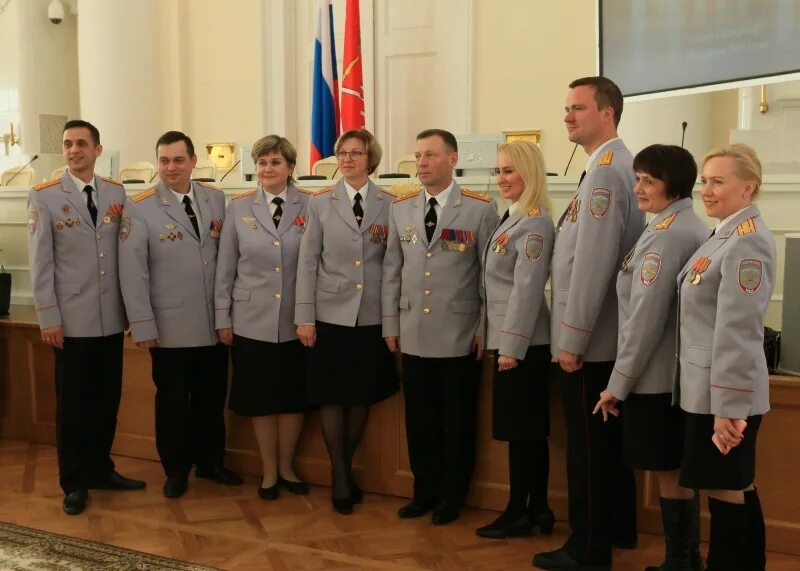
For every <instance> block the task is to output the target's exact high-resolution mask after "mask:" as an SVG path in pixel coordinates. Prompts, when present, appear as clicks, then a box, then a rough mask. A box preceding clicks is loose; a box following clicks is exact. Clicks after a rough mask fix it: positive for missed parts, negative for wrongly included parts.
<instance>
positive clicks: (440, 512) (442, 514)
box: [431, 504, 460, 525]
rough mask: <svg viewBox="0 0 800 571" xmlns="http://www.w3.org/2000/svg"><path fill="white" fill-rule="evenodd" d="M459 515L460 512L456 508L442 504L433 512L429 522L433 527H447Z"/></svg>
mask: <svg viewBox="0 0 800 571" xmlns="http://www.w3.org/2000/svg"><path fill="white" fill-rule="evenodd" d="M459 515H460V510H459V509H458V508H454V507H452V506H448V505H444V504H442V505H440V506H439V507H437V508H436V509H435V510H433V517H431V522H432V523H433V525H447V524H448V523H451V522H454V521H456V520H457V519H458V516H459Z"/></svg>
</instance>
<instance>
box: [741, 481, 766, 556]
mask: <svg viewBox="0 0 800 571" xmlns="http://www.w3.org/2000/svg"><path fill="white" fill-rule="evenodd" d="M744 505H745V508H746V511H747V547H746V548H745V555H744V567H743V568H744V569H745V570H746V571H765V570H766V568H767V534H766V529H765V528H764V512H763V511H762V510H761V500H759V499H758V492H757V491H756V490H750V491H749V492H745V493H744Z"/></svg>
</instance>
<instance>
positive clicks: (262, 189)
mask: <svg viewBox="0 0 800 571" xmlns="http://www.w3.org/2000/svg"><path fill="white" fill-rule="evenodd" d="M252 156H253V162H254V163H255V164H256V173H257V176H258V188H256V189H255V190H251V191H248V192H245V193H243V194H240V195H238V196H236V197H234V198H233V199H232V200H231V202H230V204H228V209H227V212H226V214H225V224H224V225H223V226H222V235H221V237H220V242H219V257H218V261H217V276H216V282H215V287H214V298H215V320H216V328H217V332H218V333H219V337H220V340H221V341H222V342H223V343H225V344H226V345H232V350H231V355H232V358H233V383H232V385H231V395H230V403H229V406H230V408H231V410H233V411H234V412H236V413H237V414H240V415H242V416H249V417H252V419H253V429H254V431H255V435H256V440H257V441H258V448H259V452H260V454H261V463H262V466H263V478H262V480H261V483H260V484H259V487H258V495H259V497H261V498H262V499H264V500H274V499H277V498H278V495H279V491H280V488H285V489H286V490H287V491H288V492H291V493H293V494H307V493H308V486H307V485H306V484H305V483H304V482H301V481H300V479H299V478H298V477H297V475H296V474H295V472H294V468H293V460H294V452H295V447H296V446H297V440H298V438H299V437H300V431H301V430H302V428H303V419H304V417H305V411H306V408H307V406H306V391H305V367H304V363H305V350H304V349H303V346H302V344H301V343H300V342H299V341H298V340H297V334H296V332H295V327H294V293H295V276H296V272H297V255H298V252H299V250H300V237H301V236H302V234H303V231H304V229H305V224H306V210H307V206H308V200H309V195H310V193H309V192H307V191H303V190H300V189H298V188H296V187H295V186H294V179H293V178H292V172H293V171H294V167H295V164H296V162H297V151H295V148H294V146H293V145H292V144H291V143H290V142H289V141H288V140H287V139H285V138H283V137H280V136H278V135H268V136H266V137H262V138H261V139H259V140H258V141H256V142H255V144H254V145H253V151H252Z"/></svg>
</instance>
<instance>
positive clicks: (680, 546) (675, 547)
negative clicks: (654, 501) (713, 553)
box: [645, 498, 697, 571]
mask: <svg viewBox="0 0 800 571" xmlns="http://www.w3.org/2000/svg"><path fill="white" fill-rule="evenodd" d="M694 517H697V514H696V513H695V510H694V498H692V499H689V500H679V499H671V498H661V521H662V522H663V524H664V543H665V546H666V555H665V557H664V562H663V563H662V564H661V565H659V566H657V567H653V566H651V567H647V568H646V569H645V571H694V569H693V567H692V563H691V558H690V551H691V542H692V518H694Z"/></svg>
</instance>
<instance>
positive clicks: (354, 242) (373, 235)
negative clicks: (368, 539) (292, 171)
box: [295, 129, 398, 514]
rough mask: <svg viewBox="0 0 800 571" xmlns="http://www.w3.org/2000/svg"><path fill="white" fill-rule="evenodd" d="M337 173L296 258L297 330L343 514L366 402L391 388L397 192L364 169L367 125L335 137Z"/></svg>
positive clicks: (351, 496)
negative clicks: (387, 272)
mask: <svg viewBox="0 0 800 571" xmlns="http://www.w3.org/2000/svg"><path fill="white" fill-rule="evenodd" d="M335 152H336V157H337V158H338V160H339V170H340V171H341V172H342V179H341V180H340V181H339V182H338V183H337V184H336V185H335V186H331V187H329V188H327V189H325V190H323V191H321V192H319V193H317V194H316V195H315V196H314V197H313V198H312V199H311V201H310V203H309V208H308V229H307V230H306V233H305V235H304V236H303V242H302V244H301V246H300V260H299V263H298V267H297V308H296V311H295V323H296V324H297V335H298V337H299V338H300V341H301V342H302V343H303V345H305V346H306V347H309V348H310V349H309V353H308V397H309V402H311V403H313V404H316V405H319V406H320V417H321V420H322V434H323V436H324V437H325V445H326V446H327V448H328V454H329V455H330V458H331V475H332V486H331V503H332V504H333V508H334V509H335V510H336V511H337V512H339V513H341V514H350V513H352V511H353V504H356V503H361V501H362V499H363V494H362V492H361V489H360V488H359V487H358V485H357V484H356V482H355V481H354V479H353V474H352V463H353V455H354V454H355V452H356V450H357V449H358V445H359V442H360V441H361V436H362V435H363V433H364V428H365V427H366V424H367V416H368V413H369V406H370V405H371V404H374V403H376V402H379V401H381V400H383V399H385V398H386V397H388V396H390V395H392V394H394V393H395V392H396V391H397V386H398V380H397V371H396V370H395V367H394V361H393V358H392V355H391V353H389V349H388V348H387V347H386V343H385V342H384V341H383V337H382V335H381V279H382V277H383V256H384V254H385V253H386V237H387V235H388V220H389V207H390V206H391V204H392V201H393V199H394V196H393V195H392V194H390V193H389V192H387V191H385V190H383V189H382V188H380V187H378V186H376V185H375V184H374V183H373V182H372V181H371V180H370V179H369V175H370V174H372V173H373V172H375V169H376V168H377V167H378V165H379V164H380V162H381V154H382V152H381V147H380V145H379V144H378V141H376V140H375V137H373V136H372V133H370V132H369V131H367V130H363V129H362V130H358V131H348V132H346V133H344V134H343V135H342V136H341V137H340V138H339V140H338V141H337V142H336V147H335Z"/></svg>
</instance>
